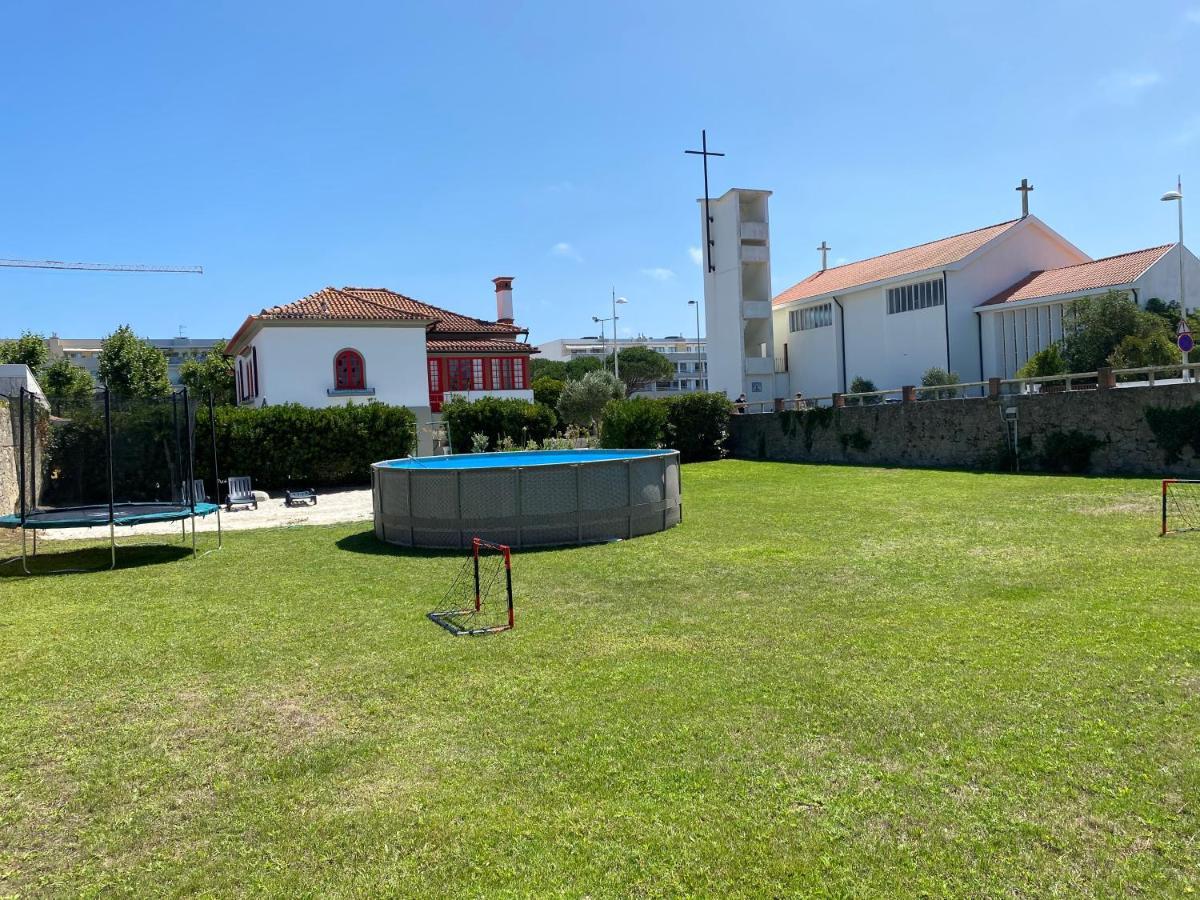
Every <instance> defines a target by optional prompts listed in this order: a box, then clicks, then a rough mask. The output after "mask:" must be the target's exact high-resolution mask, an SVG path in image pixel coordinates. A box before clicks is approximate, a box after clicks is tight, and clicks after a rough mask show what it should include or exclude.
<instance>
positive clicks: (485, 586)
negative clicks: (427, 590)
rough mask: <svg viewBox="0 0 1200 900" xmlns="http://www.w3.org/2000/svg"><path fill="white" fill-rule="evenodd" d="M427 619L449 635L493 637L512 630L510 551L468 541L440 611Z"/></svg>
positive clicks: (483, 541) (502, 547)
mask: <svg viewBox="0 0 1200 900" xmlns="http://www.w3.org/2000/svg"><path fill="white" fill-rule="evenodd" d="M429 618H430V619H431V620H432V621H434V622H436V623H437V624H438V625H441V626H442V627H443V628H445V629H446V630H447V631H449V632H450V633H451V634H494V633H495V632H497V631H508V629H510V628H512V627H513V594H512V550H511V548H509V547H508V546H506V545H505V544H493V543H491V542H489V541H485V540H481V539H480V538H472V540H471V555H470V556H468V557H467V558H466V559H465V560H463V564H462V566H461V567H460V568H459V570H458V574H457V575H455V576H454V581H453V582H451V584H450V588H449V590H447V591H446V596H445V597H443V598H442V604H441V609H437V610H434V611H433V612H431V613H429Z"/></svg>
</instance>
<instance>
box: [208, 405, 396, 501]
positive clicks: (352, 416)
mask: <svg viewBox="0 0 1200 900" xmlns="http://www.w3.org/2000/svg"><path fill="white" fill-rule="evenodd" d="M199 419H200V421H199V422H198V423H197V429H196V475H197V477H204V478H205V479H209V477H210V476H209V473H210V472H212V436H211V433H210V431H209V428H208V416H207V414H206V413H205V412H203V411H202V412H201V414H200V416H199ZM416 424H417V423H416V416H414V415H413V413H412V411H411V410H408V409H406V408H405V407H403V406H388V405H386V404H383V403H367V404H365V405H361V406H358V405H348V406H331V407H326V408H323V409H310V408H309V407H306V406H300V405H298V404H294V403H288V404H282V405H280V406H263V407H259V408H252V407H236V406H219V407H217V410H216V426H217V459H218V461H219V463H220V466H221V477H222V478H225V477H228V476H229V475H249V476H250V477H251V479H253V482H254V486H255V487H256V488H262V489H278V488H284V487H289V486H291V487H329V486H334V485H349V484H366V483H368V482H369V481H370V480H371V463H373V462H378V461H379V460H382V459H396V458H398V457H403V456H408V455H410V454H411V453H412V452H413V450H414V448H415V447H416V434H417V431H416ZM210 489H211V488H210Z"/></svg>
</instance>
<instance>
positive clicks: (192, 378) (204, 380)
mask: <svg viewBox="0 0 1200 900" xmlns="http://www.w3.org/2000/svg"><path fill="white" fill-rule="evenodd" d="M179 383H180V384H182V385H183V386H184V387H186V388H187V389H188V390H189V391H191V392H193V393H195V394H196V395H197V396H198V397H200V398H205V397H207V396H208V395H209V394H212V398H213V402H214V403H216V404H218V405H220V406H232V405H233V404H234V402H235V400H234V396H233V390H234V377H233V363H232V361H230V360H229V359H228V358H227V357H226V356H225V342H224V341H217V342H216V343H215V344H213V346H212V350H210V351H209V353H208V356H206V357H205V358H204V359H202V360H200V359H189V360H188V361H187V362H185V363H184V364H183V365H182V366H180V367H179Z"/></svg>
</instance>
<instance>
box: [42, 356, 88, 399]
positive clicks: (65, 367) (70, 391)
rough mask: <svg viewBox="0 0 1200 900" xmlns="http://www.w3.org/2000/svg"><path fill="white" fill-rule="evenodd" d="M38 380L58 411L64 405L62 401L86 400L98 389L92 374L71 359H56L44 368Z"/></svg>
mask: <svg viewBox="0 0 1200 900" xmlns="http://www.w3.org/2000/svg"><path fill="white" fill-rule="evenodd" d="M38 380H39V381H40V382H41V384H42V389H43V390H45V392H46V396H47V397H48V398H49V400H50V405H51V407H52V408H53V409H54V410H55V411H56V412H58V411H59V410H60V409H61V407H62V406H63V403H62V401H66V402H67V403H71V402H77V401H80V400H86V399H88V398H90V397H91V396H92V394H93V393H95V390H96V382H95V381H93V380H92V374H91V373H90V372H89V371H88V370H87V369H85V368H83V366H77V365H75V363H73V362H71V361H70V360H69V359H56V360H55V361H54V362H52V363H51V364H50V365H48V366H46V368H45V369H43V370H42V374H41V375H40V376H39V379H38Z"/></svg>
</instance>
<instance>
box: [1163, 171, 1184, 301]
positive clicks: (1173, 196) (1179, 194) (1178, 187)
mask: <svg viewBox="0 0 1200 900" xmlns="http://www.w3.org/2000/svg"><path fill="white" fill-rule="evenodd" d="M1162 199H1163V200H1174V201H1175V202H1176V203H1178V204H1179V309H1180V311H1181V312H1182V314H1183V317H1184V318H1185V319H1186V318H1187V292H1186V291H1185V290H1184V283H1183V176H1182V175H1181V176H1179V177H1177V178H1176V180H1175V190H1173V191H1167V192H1166V193H1165V194H1163V195H1162Z"/></svg>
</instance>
